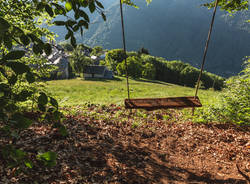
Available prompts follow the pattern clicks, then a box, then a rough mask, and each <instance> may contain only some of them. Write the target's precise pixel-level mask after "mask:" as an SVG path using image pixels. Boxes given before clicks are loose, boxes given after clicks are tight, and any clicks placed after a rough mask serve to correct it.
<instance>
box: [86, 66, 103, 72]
mask: <svg viewBox="0 0 250 184" xmlns="http://www.w3.org/2000/svg"><path fill="white" fill-rule="evenodd" d="M105 70H106V66H98V65H93V66H87V67H86V68H85V71H84V73H87V74H103V73H104V71H105Z"/></svg>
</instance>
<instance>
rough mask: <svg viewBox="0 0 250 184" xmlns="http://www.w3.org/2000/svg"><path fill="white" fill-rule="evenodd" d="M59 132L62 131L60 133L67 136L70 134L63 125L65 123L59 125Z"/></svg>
mask: <svg viewBox="0 0 250 184" xmlns="http://www.w3.org/2000/svg"><path fill="white" fill-rule="evenodd" d="M59 132H60V134H61V135H62V136H67V135H68V131H67V129H66V127H65V126H63V125H61V126H60V127H59Z"/></svg>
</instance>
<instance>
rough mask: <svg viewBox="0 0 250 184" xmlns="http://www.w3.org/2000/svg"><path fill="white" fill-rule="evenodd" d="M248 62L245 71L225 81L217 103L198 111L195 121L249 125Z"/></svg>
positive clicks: (249, 69)
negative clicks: (224, 86)
mask: <svg viewBox="0 0 250 184" xmlns="http://www.w3.org/2000/svg"><path fill="white" fill-rule="evenodd" d="M249 107H250V60H249V59H248V60H247V61H246V63H245V69H244V70H243V71H242V72H241V73H240V74H239V75H238V76H235V77H231V78H229V79H228V80H227V81H226V89H225V91H224V93H223V94H222V95H221V97H220V99H219V103H218V104H215V105H212V106H210V107H209V108H207V109H203V110H201V111H198V112H199V113H198V114H197V117H196V120H197V121H206V122H207V121H219V122H231V123H237V124H248V125H249V123H250V108H249Z"/></svg>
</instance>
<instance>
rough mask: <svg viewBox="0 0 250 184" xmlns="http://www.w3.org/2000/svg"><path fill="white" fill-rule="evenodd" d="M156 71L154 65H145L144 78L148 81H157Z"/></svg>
mask: <svg viewBox="0 0 250 184" xmlns="http://www.w3.org/2000/svg"><path fill="white" fill-rule="evenodd" d="M155 74H156V69H155V67H154V65H153V64H151V63H146V64H145V65H143V70H142V77H143V78H146V79H155Z"/></svg>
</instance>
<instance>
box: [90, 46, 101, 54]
mask: <svg viewBox="0 0 250 184" xmlns="http://www.w3.org/2000/svg"><path fill="white" fill-rule="evenodd" d="M102 53H103V48H102V47H101V46H95V47H94V48H93V49H92V52H91V53H90V55H91V56H100V55H102Z"/></svg>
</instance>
